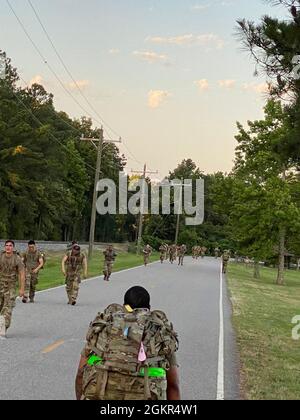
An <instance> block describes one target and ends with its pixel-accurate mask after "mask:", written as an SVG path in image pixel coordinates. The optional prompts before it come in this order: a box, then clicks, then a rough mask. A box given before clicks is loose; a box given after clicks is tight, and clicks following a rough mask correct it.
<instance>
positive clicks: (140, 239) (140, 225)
mask: <svg viewBox="0 0 300 420" xmlns="http://www.w3.org/2000/svg"><path fill="white" fill-rule="evenodd" d="M131 173H135V174H143V175H142V180H143V183H142V193H141V206H140V209H141V210H140V221H139V233H138V242H137V250H136V253H137V255H139V254H140V252H141V243H142V233H143V218H144V196H145V179H146V174H158V171H155V172H151V171H147V164H146V163H145V165H144V170H143V171H131Z"/></svg>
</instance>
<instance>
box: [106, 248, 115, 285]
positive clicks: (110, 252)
mask: <svg viewBox="0 0 300 420" xmlns="http://www.w3.org/2000/svg"><path fill="white" fill-rule="evenodd" d="M103 254H104V266H103V274H104V279H103V280H105V281H109V279H110V276H111V273H112V270H113V265H114V262H115V259H116V256H117V253H116V252H115V250H114V248H113V246H112V245H109V246H108V247H107V248H106V250H105V251H103Z"/></svg>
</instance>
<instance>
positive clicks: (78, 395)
mask: <svg viewBox="0 0 300 420" xmlns="http://www.w3.org/2000/svg"><path fill="white" fill-rule="evenodd" d="M86 364H87V358H86V357H84V356H81V357H80V362H79V366H78V371H77V375H76V381H75V392H76V399H77V400H80V399H81V396H82V380H83V369H84V367H85V366H86Z"/></svg>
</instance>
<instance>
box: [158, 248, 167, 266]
mask: <svg viewBox="0 0 300 420" xmlns="http://www.w3.org/2000/svg"><path fill="white" fill-rule="evenodd" d="M159 252H160V262H161V263H163V262H164V261H165V259H166V258H167V245H166V244H162V245H161V246H160V247H159Z"/></svg>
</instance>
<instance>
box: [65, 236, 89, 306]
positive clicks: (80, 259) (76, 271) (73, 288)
mask: <svg viewBox="0 0 300 420" xmlns="http://www.w3.org/2000/svg"><path fill="white" fill-rule="evenodd" d="M82 271H84V277H85V278H87V259H86V256H85V255H84V254H83V253H81V250H80V246H79V245H76V244H75V245H74V246H73V248H72V251H70V252H68V253H67V255H65V256H64V258H63V260H62V272H63V275H64V276H65V277H66V291H67V295H68V305H73V306H74V305H76V302H77V298H78V292H79V285H80V283H81V272H82Z"/></svg>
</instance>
